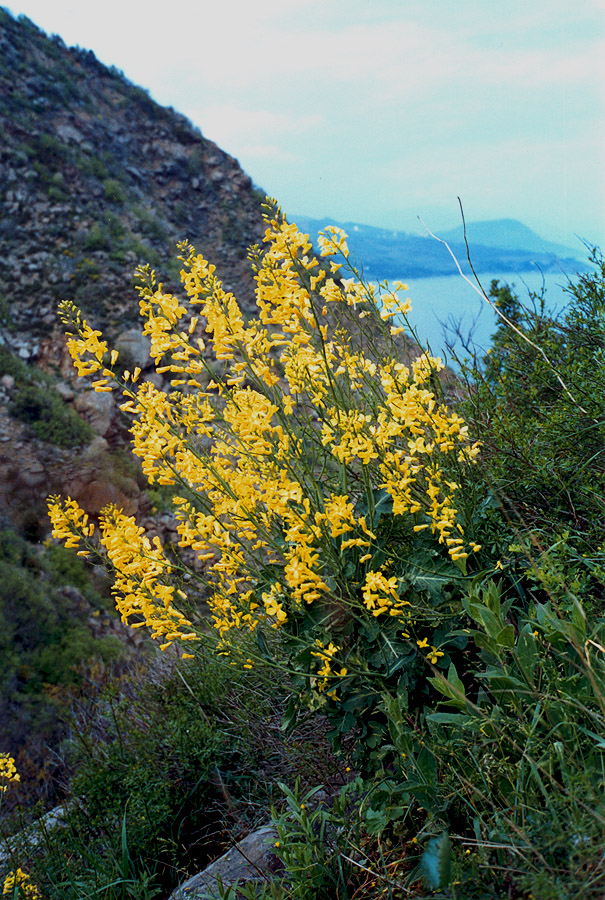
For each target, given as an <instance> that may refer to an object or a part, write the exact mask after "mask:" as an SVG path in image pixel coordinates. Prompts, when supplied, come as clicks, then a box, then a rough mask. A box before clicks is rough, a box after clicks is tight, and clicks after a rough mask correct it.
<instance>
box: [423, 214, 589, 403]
mask: <svg viewBox="0 0 605 900" xmlns="http://www.w3.org/2000/svg"><path fill="white" fill-rule="evenodd" d="M458 202H459V203H460V211H461V212H462V222H463V226H464V243H465V244H466V252H467V258H468V261H469V265H470V267H471V271H472V273H473V275H474V277H475V280H476V282H477V284H478V285H479V287H477V286H476V285H474V284H473V282H472V281H471V280H470V278H468V277H467V276H466V275H465V274H464V272H463V271H462V268H461V266H460V263H459V262H458V259H457V258H456V255H455V253H454V251H453V250H452V248H451V247H450V245H449V244H448V242H447V241H444V240H443V239H442V238H440V237H437V235H436V234H433V232H432V231H431V230H430V228H428V227H427V225H426V224H425V223H424V222H423V221H422V219H421V218H420V216H418V220H419V221H420V223H421V224H422V225H423V226H424V228H425V229H426V232H427V234H429V235H430V236H431V237H432V238H434V239H435V240H436V241H439V243H440V244H444V245H445V247H446V249H447V251H448V253H449V255H450V256H451V257H452V259H453V260H454V263H455V264H456V268H457V269H458V272H459V273H460V275H461V276H462V278H464V280H465V281H466V283H467V284H469V285H470V286H471V287H472V289H473V290H474V291H475V292H476V293H477V294H479V296H480V297H481V299H482V300H485V301H486V302H487V303H488V304H489V306H491V308H492V309H493V310H494V311H495V312H496V314H497V315H498V316H500V318H501V319H502V321H503V322H506V324H507V325H508V327H509V328H511V329H512V330H513V331H514V332H515V334H518V335H519V337H520V338H521V340H523V341H525V343H526V344H529V346H530V347H533V348H534V350H537V351H538V353H539V354H540V356H541V357H542V358H543V359H544V361H545V363H546V365H547V366H549V368H550V369H551V370H552V372H553V373H554V375H555V377H556V379H557V381H558V382H559V384H560V385H561V387H562V388H563V390H564V391H565V393H566V394H567V396H568V397H569V399H570V400H571V402H572V403H573V404H574V406H577V408H578V409H579V410H580V412H582V413H584V415H585V416H588V415H589V414H588V412H587V411H586V410H585V409H584V407H583V406H580V404H579V403H578V401H577V400H576V398H575V397H574V395H573V394H572V393H571V391H570V390H569V388H568V387H567V385H566V384H565V382H564V381H563V379H562V378H561V375H560V374H559V371H558V370H557V368H556V367H555V366H554V365H553V363H552V362H551V361H550V359H549V358H548V356H547V355H546V353H545V351H544V350H543V349H542V347H540V346H538V344H534V342H533V341H532V340H530V338H528V337H527V335H526V334H524V333H523V332H522V331H521V330H520V329H519V328H517V326H516V325H515V324H514V323H513V322H511V320H510V319H509V318H507V316H505V315H504V313H503V312H502V311H501V310H500V309H498V307H497V306H496V304H495V303H492V301H491V300H490V298H489V297H488V295H487V294H486V293H485V290H484V289H483V287H482V285H481V282H480V281H479V278H478V276H477V273H476V272H475V269H474V267H473V264H472V262H471V255H470V250H469V245H468V241H467V238H466V222H465V220H464V211H463V210H462V202H461V200H460V197H458ZM591 418H592V417H591Z"/></svg>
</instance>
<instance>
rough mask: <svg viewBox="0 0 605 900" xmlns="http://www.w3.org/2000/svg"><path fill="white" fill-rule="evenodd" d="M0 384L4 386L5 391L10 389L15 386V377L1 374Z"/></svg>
mask: <svg viewBox="0 0 605 900" xmlns="http://www.w3.org/2000/svg"><path fill="white" fill-rule="evenodd" d="M0 384H1V385H2V387H3V388H6V390H7V391H12V389H13V388H14V386H15V379H14V378H13V376H12V375H3V376H2V378H0Z"/></svg>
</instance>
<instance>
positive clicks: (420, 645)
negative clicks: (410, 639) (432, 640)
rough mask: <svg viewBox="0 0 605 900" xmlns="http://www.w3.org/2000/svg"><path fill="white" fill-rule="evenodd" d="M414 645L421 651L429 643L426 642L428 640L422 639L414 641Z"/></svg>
mask: <svg viewBox="0 0 605 900" xmlns="http://www.w3.org/2000/svg"><path fill="white" fill-rule="evenodd" d="M416 643H417V644H418V646H419V647H420V648H421V649H422V648H424V647H428V645H429V642H428V639H427V638H422V640H421V641H416Z"/></svg>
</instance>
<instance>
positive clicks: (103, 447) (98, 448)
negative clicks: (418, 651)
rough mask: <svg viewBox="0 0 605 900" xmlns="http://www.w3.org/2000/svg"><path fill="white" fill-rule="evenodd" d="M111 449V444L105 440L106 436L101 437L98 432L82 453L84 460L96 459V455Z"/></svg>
mask: <svg viewBox="0 0 605 900" xmlns="http://www.w3.org/2000/svg"><path fill="white" fill-rule="evenodd" d="M108 449H109V444H108V443H107V441H106V440H105V438H104V437H101V435H100V434H98V435H97V436H96V437H94V438H93V439H92V441H91V442H90V444H89V445H88V446H87V447H86V448H85V449H84V451H83V453H82V459H83V460H89V459H94V458H95V457H96V456H102V455H103V453H105V452H106V451H107V450H108Z"/></svg>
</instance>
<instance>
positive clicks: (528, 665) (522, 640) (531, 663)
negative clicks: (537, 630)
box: [515, 631, 538, 684]
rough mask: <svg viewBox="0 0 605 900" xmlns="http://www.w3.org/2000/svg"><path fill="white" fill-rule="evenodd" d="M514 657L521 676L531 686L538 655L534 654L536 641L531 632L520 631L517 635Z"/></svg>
mask: <svg viewBox="0 0 605 900" xmlns="http://www.w3.org/2000/svg"><path fill="white" fill-rule="evenodd" d="M515 656H516V657H517V662H518V664H519V668H520V669H521V671H522V672H523V675H524V676H525V678H526V679H527V681H528V682H529V683H530V684H533V680H534V672H535V669H536V666H537V664H538V654H537V653H536V639H535V638H534V636H533V634H532V633H531V631H529V632H528V631H522V632H521V634H520V635H519V639H518V640H517V647H516V649H515Z"/></svg>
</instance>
